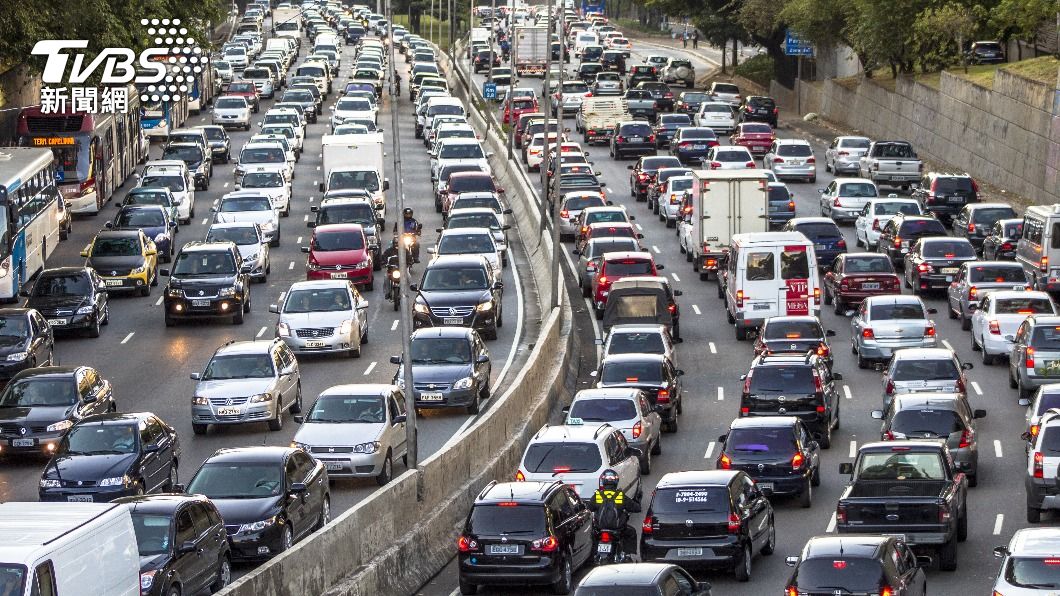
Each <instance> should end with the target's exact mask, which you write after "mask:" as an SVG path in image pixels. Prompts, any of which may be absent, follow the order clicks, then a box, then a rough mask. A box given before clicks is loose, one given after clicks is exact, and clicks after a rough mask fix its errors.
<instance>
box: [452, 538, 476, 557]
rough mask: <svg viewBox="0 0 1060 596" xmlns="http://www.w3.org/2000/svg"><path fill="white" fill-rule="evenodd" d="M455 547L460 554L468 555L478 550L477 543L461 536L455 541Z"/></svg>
mask: <svg viewBox="0 0 1060 596" xmlns="http://www.w3.org/2000/svg"><path fill="white" fill-rule="evenodd" d="M456 547H457V548H458V549H460V552H462V553H469V552H472V551H476V550H478V542H477V541H475V540H474V539H472V538H468V537H467V536H461V537H460V538H458V539H457V541H456Z"/></svg>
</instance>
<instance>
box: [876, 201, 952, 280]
mask: <svg viewBox="0 0 1060 596" xmlns="http://www.w3.org/2000/svg"><path fill="white" fill-rule="evenodd" d="M945 235H946V226H944V225H942V222H941V221H939V220H937V219H935V218H934V217H931V216H930V215H906V214H904V213H899V214H897V215H895V216H894V217H892V218H891V220H890V221H888V222H887V224H886V225H884V226H883V230H881V231H880V239H879V242H878V243H877V244H876V250H877V252H880V253H883V254H885V255H887V256H888V257H890V258H891V262H892V263H894V265H895V266H896V267H897V266H899V265H902V264H904V262H905V255H906V253H908V252H909V248H910V247H911V246H913V245H914V244H916V241H917V240H919V239H920V238H924V237H929V236H945Z"/></svg>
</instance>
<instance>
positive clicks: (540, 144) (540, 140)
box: [526, 132, 558, 172]
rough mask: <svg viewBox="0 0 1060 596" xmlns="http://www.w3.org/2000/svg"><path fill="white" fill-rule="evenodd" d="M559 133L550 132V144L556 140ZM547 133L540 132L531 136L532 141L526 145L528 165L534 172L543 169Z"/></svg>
mask: <svg viewBox="0 0 1060 596" xmlns="http://www.w3.org/2000/svg"><path fill="white" fill-rule="evenodd" d="M557 137H558V133H555V132H550V133H549V135H548V142H549V145H552V144H553V143H555V142H556V138H557ZM544 146H545V133H543V132H539V133H537V134H535V135H534V136H533V137H531V139H530V142H529V143H528V144H527V145H526V167H527V168H529V169H530V171H532V172H536V171H538V170H540V169H541V164H542V163H544V161H545V150H544Z"/></svg>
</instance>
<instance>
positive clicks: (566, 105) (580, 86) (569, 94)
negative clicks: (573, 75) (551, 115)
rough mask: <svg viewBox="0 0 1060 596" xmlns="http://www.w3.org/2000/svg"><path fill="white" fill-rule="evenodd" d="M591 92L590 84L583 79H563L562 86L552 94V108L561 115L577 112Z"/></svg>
mask: <svg viewBox="0 0 1060 596" xmlns="http://www.w3.org/2000/svg"><path fill="white" fill-rule="evenodd" d="M588 94H589V85H586V84H585V83H584V82H582V81H563V83H562V84H561V85H560V88H559V89H558V90H557V91H556V92H555V93H553V94H552V110H553V112H559V113H560V115H561V116H562V115H564V114H570V113H573V112H577V111H578V108H580V107H582V101H583V100H584V99H585V96H586V95H588Z"/></svg>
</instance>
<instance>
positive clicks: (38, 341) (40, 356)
mask: <svg viewBox="0 0 1060 596" xmlns="http://www.w3.org/2000/svg"><path fill="white" fill-rule="evenodd" d="M27 322H28V330H29V332H28V334H27V335H28V338H29V345H28V347H27V349H26V351H27V352H29V361H30V362H31V363H32V364H33V365H35V366H36V365H43V364H44V363H45V362H47V361H48V354H49V349H50V346H49V345H48V334H47V332H45V330H44V329H45V327H47V326H48V323H47V321H45V322H44V326H41V324H40V323H39V322H38V321H37V317H35V316H33V313H30V314H29V315H28V317H27Z"/></svg>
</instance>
